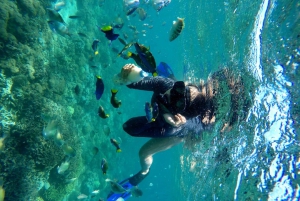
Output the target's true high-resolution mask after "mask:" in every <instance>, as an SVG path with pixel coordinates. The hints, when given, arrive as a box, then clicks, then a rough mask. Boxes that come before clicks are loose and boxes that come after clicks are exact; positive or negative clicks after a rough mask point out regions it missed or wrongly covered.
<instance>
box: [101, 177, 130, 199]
mask: <svg viewBox="0 0 300 201" xmlns="http://www.w3.org/2000/svg"><path fill="white" fill-rule="evenodd" d="M119 184H120V185H121V186H122V187H123V188H124V189H126V190H128V191H126V192H125V193H120V194H119V193H113V192H111V193H110V194H108V196H107V200H106V201H116V200H117V199H118V198H120V197H122V198H123V199H124V200H127V199H128V198H130V196H131V191H130V189H131V188H132V187H134V186H133V185H132V184H131V183H129V179H125V180H123V181H121V182H120V183H119Z"/></svg>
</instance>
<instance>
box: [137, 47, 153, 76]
mask: <svg viewBox="0 0 300 201" xmlns="http://www.w3.org/2000/svg"><path fill="white" fill-rule="evenodd" d="M134 47H135V50H136V52H137V53H138V55H139V57H140V59H141V60H142V63H143V64H144V68H142V69H143V70H144V71H146V72H148V73H152V75H153V76H154V77H155V76H157V72H156V63H155V59H154V57H153V55H152V53H151V52H150V51H149V49H148V48H146V47H145V46H143V45H140V44H138V43H134ZM141 67H143V66H141Z"/></svg>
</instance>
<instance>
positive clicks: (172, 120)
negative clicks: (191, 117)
mask: <svg viewBox="0 0 300 201" xmlns="http://www.w3.org/2000/svg"><path fill="white" fill-rule="evenodd" d="M163 116H164V119H165V121H166V122H167V123H168V124H170V125H172V126H174V127H179V126H181V125H183V124H185V123H186V118H185V117H184V116H182V115H181V114H176V115H172V114H170V113H166V114H164V115H163Z"/></svg>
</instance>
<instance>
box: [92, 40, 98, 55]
mask: <svg viewBox="0 0 300 201" xmlns="http://www.w3.org/2000/svg"><path fill="white" fill-rule="evenodd" d="M99 42H100V41H99V40H98V39H95V40H94V41H93V44H92V49H93V50H94V54H95V55H97V54H98V53H99V52H98V43H99Z"/></svg>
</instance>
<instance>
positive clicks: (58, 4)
mask: <svg viewBox="0 0 300 201" xmlns="http://www.w3.org/2000/svg"><path fill="white" fill-rule="evenodd" d="M65 5H66V4H65V2H64V1H60V2H57V3H56V4H54V10H55V11H60V10H61V9H62V8H63V7H65Z"/></svg>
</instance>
